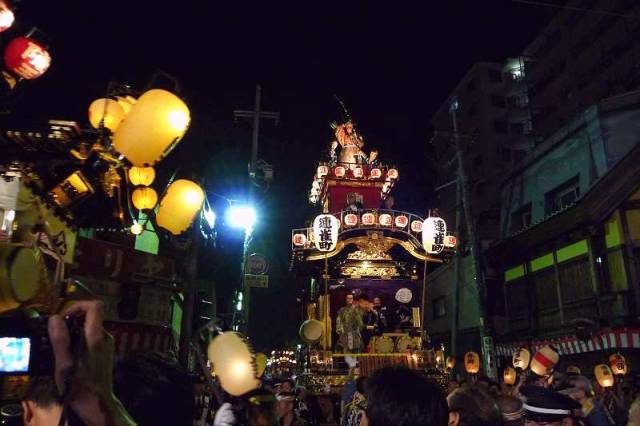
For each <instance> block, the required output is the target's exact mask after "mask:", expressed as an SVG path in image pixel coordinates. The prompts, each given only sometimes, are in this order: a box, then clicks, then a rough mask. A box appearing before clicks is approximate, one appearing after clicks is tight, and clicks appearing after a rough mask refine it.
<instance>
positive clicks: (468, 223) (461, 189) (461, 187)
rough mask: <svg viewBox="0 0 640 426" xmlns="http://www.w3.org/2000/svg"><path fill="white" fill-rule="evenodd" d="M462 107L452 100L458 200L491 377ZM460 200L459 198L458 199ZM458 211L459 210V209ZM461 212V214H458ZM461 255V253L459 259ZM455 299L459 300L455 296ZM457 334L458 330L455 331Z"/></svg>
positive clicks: (485, 361)
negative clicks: (461, 130) (462, 140)
mask: <svg viewBox="0 0 640 426" xmlns="http://www.w3.org/2000/svg"><path fill="white" fill-rule="evenodd" d="M459 107H460V105H459V103H458V99H457V98H453V99H452V100H451V102H450V104H449V114H450V116H451V125H452V127H453V139H454V143H455V150H456V160H457V163H458V194H459V195H458V197H459V198H461V199H462V200H461V201H462V203H461V204H462V207H463V211H464V218H465V228H466V231H467V241H468V243H469V246H470V249H471V260H472V265H473V269H472V271H473V283H472V284H473V287H474V289H475V290H476V294H477V301H478V314H479V318H478V320H479V323H480V324H479V332H480V348H481V351H482V360H483V362H482V365H483V367H484V368H485V372H486V373H487V376H489V377H495V376H496V369H495V359H494V353H493V338H492V337H491V336H488V335H487V330H486V324H485V288H484V274H483V272H482V268H481V266H480V245H479V244H478V238H477V235H476V233H475V224H474V220H473V213H472V209H471V200H470V196H469V190H468V187H467V175H466V172H465V167H464V155H463V152H462V146H461V143H460V133H459V131H458V117H457V111H458V109H459ZM458 197H457V198H458ZM457 208H458V209H459V206H458V207H457ZM458 211H459V210H458ZM458 214H459V213H458V212H457V213H456V219H457V218H458ZM461 255H462V254H461V253H459V254H458V257H460V256H461ZM456 262H457V263H456V265H457V268H456V269H457V271H456V272H457V275H456V277H455V279H456V281H458V278H459V271H460V264H459V262H460V259H456ZM457 287H458V283H457V282H456V290H458V288H457ZM454 297H457V296H456V295H454ZM456 309H457V306H456ZM454 315H455V316H457V313H456V312H454ZM456 328H457V318H456ZM453 331H455V330H453Z"/></svg>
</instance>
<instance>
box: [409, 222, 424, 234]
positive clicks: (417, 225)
mask: <svg viewBox="0 0 640 426" xmlns="http://www.w3.org/2000/svg"><path fill="white" fill-rule="evenodd" d="M411 230H412V231H413V232H422V221H420V220H414V221H412V222H411Z"/></svg>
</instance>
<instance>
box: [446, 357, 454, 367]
mask: <svg viewBox="0 0 640 426" xmlns="http://www.w3.org/2000/svg"><path fill="white" fill-rule="evenodd" d="M455 366H456V359H455V358H454V357H452V356H448V357H447V369H449V370H453V368H454V367H455Z"/></svg>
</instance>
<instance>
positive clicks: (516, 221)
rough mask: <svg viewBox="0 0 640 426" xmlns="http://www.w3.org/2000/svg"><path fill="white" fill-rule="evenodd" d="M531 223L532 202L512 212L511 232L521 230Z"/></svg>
mask: <svg viewBox="0 0 640 426" xmlns="http://www.w3.org/2000/svg"><path fill="white" fill-rule="evenodd" d="M530 225H531V203H528V204H526V205H524V206H522V207H520V208H519V209H518V210H516V211H515V212H513V213H512V214H511V232H512V233H514V232H518V231H519V230H521V229H523V228H526V227H528V226H530Z"/></svg>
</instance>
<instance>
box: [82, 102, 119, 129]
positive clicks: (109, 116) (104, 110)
mask: <svg viewBox="0 0 640 426" xmlns="http://www.w3.org/2000/svg"><path fill="white" fill-rule="evenodd" d="M125 115H126V112H125V110H124V109H123V108H122V106H121V105H120V104H119V103H118V102H117V101H114V100H113V99H107V98H100V99H96V100H95V101H93V102H92V103H91V105H89V123H91V125H92V126H93V127H95V128H96V129H97V128H99V127H100V124H102V123H104V124H103V125H104V127H106V128H107V129H109V130H111V131H112V132H115V131H116V130H117V129H118V127H119V126H120V123H122V120H123V119H124V116H125Z"/></svg>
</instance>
